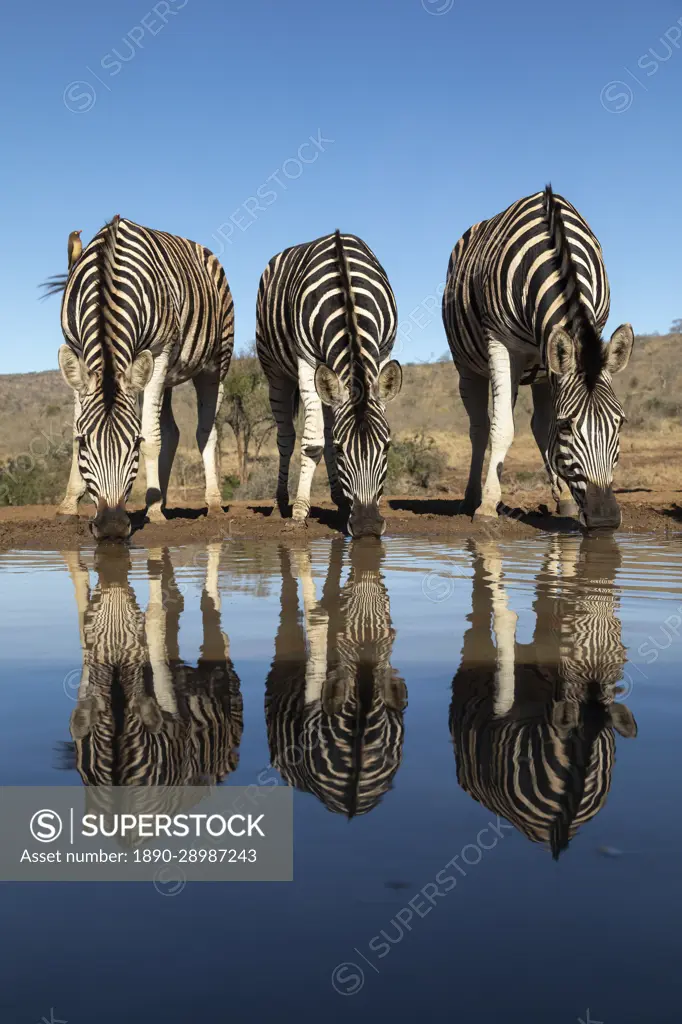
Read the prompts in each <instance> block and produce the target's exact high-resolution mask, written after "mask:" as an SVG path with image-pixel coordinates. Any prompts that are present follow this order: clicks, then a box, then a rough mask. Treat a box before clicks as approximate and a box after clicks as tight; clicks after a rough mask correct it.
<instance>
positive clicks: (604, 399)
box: [443, 185, 634, 528]
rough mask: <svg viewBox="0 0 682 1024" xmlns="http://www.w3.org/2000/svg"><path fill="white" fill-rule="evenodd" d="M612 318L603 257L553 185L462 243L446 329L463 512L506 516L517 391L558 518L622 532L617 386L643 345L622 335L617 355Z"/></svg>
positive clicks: (620, 331) (450, 277) (447, 301)
mask: <svg viewBox="0 0 682 1024" xmlns="http://www.w3.org/2000/svg"><path fill="white" fill-rule="evenodd" d="M609 306H610V293H609V284H608V279H607V276H606V270H605V267H604V263H603V259H602V250H601V246H600V244H599V242H598V241H597V239H596V238H595V236H594V235H593V234H592V231H591V230H590V228H589V226H588V225H587V223H586V222H585V221H584V220H583V218H582V217H581V216H580V214H579V213H578V212H577V210H576V209H575V207H573V206H572V205H571V204H570V203H569V202H568V201H567V200H566V199H564V198H563V197H562V196H560V195H556V194H554V192H553V191H552V188H551V186H550V185H548V186H547V187H546V189H545V191H544V193H542V192H539V193H536V194H535V195H532V196H528V197H527V198H525V199H520V200H519V201H518V202H515V203H513V204H512V205H511V206H510V207H509V208H508V209H507V210H505V211H504V212H503V213H500V214H497V216H495V217H492V218H491V219H490V220H486V221H482V222H481V223H480V224H475V225H474V226H473V227H471V228H469V230H468V231H466V232H465V234H464V235H463V236H462V238H461V239H460V240H459V242H458V243H457V245H456V246H455V248H454V250H453V252H452V255H451V257H450V262H449V265H448V272H447V279H446V286H445V291H444V293H443V322H444V325H445V331H446V334H447V336H448V342H449V344H450V349H451V352H452V357H453V359H454V362H455V366H456V367H457V370H458V373H459V389H460V395H461V397H462V401H463V403H464V407H465V409H466V411H467V414H468V416H469V425H470V426H469V436H470V438H471V466H470V471H469V482H468V484H467V488H466V493H465V499H464V509H465V511H467V512H469V513H472V514H475V515H476V516H482V517H494V516H496V515H497V508H498V504H499V502H500V500H501V489H500V476H501V473H502V466H503V463H504V459H505V456H506V454H507V451H508V449H509V446H510V445H511V443H512V441H513V438H514V406H515V403H516V396H517V393H518V387H519V384H530V385H531V389H532V395H533V419H532V429H533V434H534V436H535V440H536V442H537V444H538V447H539V449H540V451H541V452H542V456H543V459H544V462H545V467H546V469H547V473H548V476H549V480H550V484H551V488H552V496H553V498H554V500H555V501H556V503H557V511H558V512H559V513H560V514H562V515H578V514H579V516H580V521H581V523H582V525H583V526H585V527H587V528H599V527H602V528H616V527H618V526H619V524H620V510H619V508H618V503H617V501H616V498H615V496H614V494H613V489H612V481H613V473H614V470H615V467H616V464H617V462H618V455H619V435H620V428H621V425H622V423H623V422H624V420H625V415H624V412H623V407H622V405H621V403H620V402H619V400H618V398H617V397H616V395H615V393H614V390H613V386H612V383H611V378H612V376H613V374H614V373H618V372H620V371H622V370H624V369H625V367H626V366H627V364H628V361H629V359H630V354H631V352H632V346H633V343H634V334H633V331H632V327H631V325H630V324H622V325H621V326H620V327H618V328H616V330H615V331H614V333H613V335H612V337H611V342H610V344H608V345H607V344H605V343H604V342H602V340H601V332H602V331H603V329H604V326H605V324H606V320H607V318H608V315H609ZM488 381H490V382H491V384H492V396H493V413H492V425H491V423H490V419H489V416H488ZM489 437H490V441H491V445H490V448H491V452H490V463H489V467H488V473H487V477H486V481H485V485H484V487H483V490H482V491H481V477H482V472H483V461H484V458H485V452H486V446H487V444H488V439H489ZM565 492H567V494H565Z"/></svg>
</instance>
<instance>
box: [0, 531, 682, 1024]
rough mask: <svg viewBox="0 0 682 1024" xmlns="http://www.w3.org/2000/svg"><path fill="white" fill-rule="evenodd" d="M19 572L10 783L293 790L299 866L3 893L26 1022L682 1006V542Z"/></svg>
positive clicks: (321, 552) (273, 550) (425, 547)
mask: <svg viewBox="0 0 682 1024" xmlns="http://www.w3.org/2000/svg"><path fill="white" fill-rule="evenodd" d="M0 573H1V574H2V586H1V587H0V610H1V612H2V614H1V615H0V631H1V634H2V635H1V640H2V642H1V643H0V663H1V667H0V686H1V687H2V690H1V692H2V697H3V705H2V707H3V712H4V713H3V715H2V720H1V722H0V782H2V783H4V784H5V785H65V784H68V785H74V786H82V785H83V784H93V783H96V782H98V781H99V782H107V781H108V782H111V781H116V782H118V783H120V784H127V783H131V782H133V783H136V784H142V785H149V784H154V783H161V782H163V783H171V784H172V783H178V782H185V783H190V782H196V781H197V780H202V781H207V780H208V781H210V782H211V783H213V782H220V781H221V780H222V781H223V782H224V783H225V784H235V785H247V784H251V783H254V782H259V783H260V784H264V783H268V782H272V781H273V780H277V782H278V783H280V784H283V783H284V782H285V780H286V781H288V782H289V783H290V784H292V785H295V786H296V787H297V789H296V792H295V801H294V810H295V880H294V881H293V882H292V883H261V884H255V883H254V884H236V883H213V884H201V883H188V884H187V885H186V887H185V888H183V889H182V890H181V891H179V892H178V893H177V894H176V895H174V896H172V897H171V896H168V895H164V894H163V893H160V892H158V891H157V890H156V889H155V888H154V887H153V885H151V884H145V883H137V884H132V883H130V884H129V883H116V884H114V883H109V884H104V883H102V884H99V883H89V884H85V883H82V884H72V883H68V884H67V883H52V884H25V885H19V884H9V883H7V884H4V885H2V887H1V888H0V907H1V908H2V921H3V932H4V936H5V943H4V949H3V958H2V973H3V975H4V977H3V979H2V980H3V984H2V986H1V987H0V1007H1V1008H2V1014H1V1015H0V1019H1V1020H2V1021H3V1022H5V1021H7V1022H11V1024H15V1022H16V1024H20V1022H27V1024H35V1022H36V1021H40V1020H41V1018H43V1017H44V1018H45V1019H46V1020H47V1021H48V1022H50V1021H51V1020H53V1021H57V1020H63V1021H67V1022H68V1024H81V1022H87V1024H95V1022H96V1024H114V1022H120V1021H126V1022H133V1024H137V1022H153V1024H155V1022H157V1021H159V1022H161V1021H163V1022H168V1024H176V1022H178V1024H180V1022H183V1024H185V1022H187V1024H189V1022H195V1021H228V1020H229V1021H233V1022H238V1024H241V1022H250V1021H252V1020H255V1019H258V1017H259V1015H261V1014H264V1013H268V1014H275V1015H276V1017H277V1019H278V1020H283V1021H289V1020H291V1021H299V1020H307V1019H314V1018H317V1019H323V1020H325V1021H326V1022H336V1021H351V1020H352V1021H354V1022H364V1021H368V1022H369V1021H376V1020H394V1021H400V1022H402V1021H406V1022H407V1021H410V1022H411V1021H413V1020H414V1019H415V1017H416V1016H417V1017H418V1018H419V1019H422V1020H428V1021H431V1020H434V1021H436V1020H438V1021H440V1020H454V1021H477V1022H486V1024H487V1022H498V1021H505V1022H516V1021H518V1022H522V1021H523V1022H528V1024H535V1022H537V1024H544V1022H549V1021H551V1022H553V1024H555V1022H561V1021H566V1022H567V1024H569V1022H577V1021H578V1020H580V1019H582V1020H583V1021H587V1020H592V1021H602V1022H604V1024H629V1022H633V1024H634V1022H641V1021H647V1022H648V1021H661V1022H667V1021H670V1022H672V1021H676V1022H677V1021H679V1020H680V1017H681V1012H680V996H681V994H682V993H681V988H682V986H681V985H680V980H679V969H678V962H679V956H680V938H679V923H678V912H679V907H680V905H681V902H680V901H681V897H682V883H681V881H680V875H679V870H678V865H679V853H680V848H681V838H682V837H681V831H682V830H681V826H680V816H679V807H680V781H679V780H680V778H682V746H681V745H680V741H679V736H680V726H681V725H682V699H681V695H682V688H681V687H680V681H679V670H678V668H677V666H678V664H679V659H680V653H681V652H682V639H681V638H682V593H681V590H682V548H681V547H680V546H679V545H678V544H675V543H673V542H660V541H652V540H649V539H648V538H644V537H638V538H633V539H623V540H619V541H618V542H615V541H612V540H594V541H588V540H581V539H580V538H576V537H571V536H561V537H539V538H534V539H533V540H532V541H528V542H523V541H518V540H517V541H513V542H504V543H502V542H496V541H495V540H494V539H491V540H488V541H482V542H476V543H474V542H469V543H465V544H464V545H461V546H456V545H450V544H443V543H435V542H429V541H426V540H415V539H412V538H410V539H397V538H391V539H390V540H387V541H386V542H385V543H384V545H383V546H374V545H369V546H365V545H355V546H351V545H350V544H349V543H348V542H345V541H342V540H339V541H334V542H327V541H315V542H313V543H310V544H309V545H307V546H306V544H305V542H303V541H299V542H297V543H296V544H295V545H293V546H292V547H281V546H278V545H276V544H272V545H267V544H263V543H259V544H257V545H256V544H253V545H250V544H247V543H238V542H231V543H225V544H224V545H223V546H222V547H221V545H219V544H214V545H209V546H208V547H186V548H180V549H173V550H170V551H169V550H156V551H146V550H144V549H138V548H133V549H131V550H130V551H129V552H128V551H125V550H115V551H114V552H106V551H105V552H99V553H97V555H95V552H94V551H93V550H83V551H81V552H80V553H76V552H71V553H69V552H65V553H58V552H55V553H44V552H40V553H36V552H14V553H9V554H5V555H3V556H2V557H1V558H0ZM150 666H151V668H150ZM116 680H119V681H120V682H119V683H117V682H116ZM140 680H142V682H140ZM112 694H113V696H112ZM116 701H118V705H117V707H118V714H119V722H122V723H123V725H122V726H121V728H122V729H123V734H124V735H125V733H126V730H129V729H131V728H133V727H134V726H137V727H138V728H139V725H140V721H142V722H143V723H144V728H146V730H147V732H146V735H147V736H148V737H155V739H153V741H152V740H150V741H149V743H148V745H147V746H146V748H145V750H146V754H145V755H144V756H143V757H142V758H140V757H137V759H136V756H135V750H134V749H133V752H132V754H131V752H130V750H127V752H126V747H125V743H124V742H123V741H121V743H120V745H119V747H118V748H117V751H118V753H117V754H115V755H114V756H113V757H112V756H110V755H111V751H110V750H109V752H108V755H107V751H106V750H104V751H103V750H102V749H100V747H101V744H100V740H98V736H99V735H100V734H99V733H98V723H101V722H102V721H104V720H106V714H107V710H108V709H109V710H111V708H112V707H114V705H115V704H116ZM121 708H123V711H122V710H121ZM121 716H122V717H121ZM155 730H156V731H155ZM164 737H166V741H164ZM173 737H175V742H173V741H172V740H173ZM169 738H170V739H169ZM359 738H361V739H362V741H363V742H362V743H360V742H359ZM98 744H99V745H98ZM179 751H181V753H178V752H179ZM103 754H104V755H105V756H103ZM510 822H511V824H510ZM588 1012H589V1017H588Z"/></svg>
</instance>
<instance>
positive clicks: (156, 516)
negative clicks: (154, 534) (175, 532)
mask: <svg viewBox="0 0 682 1024" xmlns="http://www.w3.org/2000/svg"><path fill="white" fill-rule="evenodd" d="M147 519H148V520H149V522H150V523H165V522H166V517H165V515H164V514H163V512H162V511H161V509H160V508H148V509H147Z"/></svg>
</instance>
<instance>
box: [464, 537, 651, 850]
mask: <svg viewBox="0 0 682 1024" xmlns="http://www.w3.org/2000/svg"><path fill="white" fill-rule="evenodd" d="M474 550H475V555H474V581H473V601H472V614H471V617H470V622H471V627H470V629H469V630H468V632H467V634H466V635H465V638H464V648H463V651H462V661H461V665H460V668H459V670H458V672H457V674H456V675H455V677H454V679H453V684H452V685H453V691H452V704H451V708H450V731H451V733H452V737H453V741H454V747H455V756H456V760H457V778H458V781H459V783H460V785H461V786H462V788H463V789H464V790H465V791H466V792H467V793H469V795H470V796H472V797H473V798H474V799H475V800H477V801H479V802H480V803H482V804H483V805H484V806H485V807H487V808H489V809H490V810H493V811H495V812H496V813H497V814H500V815H501V816H502V817H504V818H506V819H507V820H508V821H510V822H511V823H512V824H513V825H515V826H516V828H518V829H519V831H521V832H522V833H523V834H524V835H526V836H527V837H528V838H529V839H531V840H532V841H533V842H538V843H547V844H548V845H549V847H550V849H551V851H552V854H553V856H554V857H555V858H556V857H558V856H559V854H560V853H561V851H562V850H563V849H565V848H566V847H567V846H568V843H569V842H570V840H571V839H572V838H573V836H574V835H575V834H576V832H577V831H578V829H579V828H580V826H581V825H583V824H585V823H586V822H587V821H589V820H590V819H591V818H593V817H594V815H595V814H597V813H598V811H599V810H600V809H601V808H602V807H603V805H604V803H605V801H606V798H607V795H608V792H609V789H610V786H611V777H612V772H613V763H614V757H615V741H614V729H615V730H616V731H617V732H619V733H620V734H621V735H622V736H625V737H632V736H635V735H636V731H637V727H636V724H635V721H634V718H633V716H632V714H631V712H630V711H629V709H628V708H627V707H626V706H625V705H624V704H621V703H614V700H615V697H616V695H617V693H618V685H617V684H618V682H619V680H620V679H621V677H622V674H623V668H624V662H625V648H624V647H623V644H622V641H621V626H620V622H619V620H618V618H617V616H616V614H615V607H614V597H613V579H614V577H615V572H616V569H617V566H618V564H619V555H618V551H617V549H616V548H615V547H613V548H606V549H605V548H599V547H596V548H595V547H591V546H590V543H589V540H583V541H582V544H581V541H580V539H579V538H576V537H570V536H564V537H555V538H554V540H553V550H552V551H551V552H550V556H549V557H548V559H547V561H546V563H545V566H544V568H543V571H542V572H541V573H540V574H539V575H538V577H537V581H536V598H535V603H534V609H535V613H536V625H535V633H534V636H533V642H532V643H531V644H528V645H524V644H518V643H517V642H516V615H515V613H514V612H512V611H511V610H510V609H509V607H508V604H507V595H506V591H505V587H504V582H503V573H502V556H501V551H500V547H499V546H498V545H497V544H496V543H494V542H488V543H483V544H476V545H475V547H474ZM493 636H494V643H493Z"/></svg>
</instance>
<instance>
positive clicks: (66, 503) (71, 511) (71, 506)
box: [57, 394, 87, 518]
mask: <svg viewBox="0 0 682 1024" xmlns="http://www.w3.org/2000/svg"><path fill="white" fill-rule="evenodd" d="M80 414H81V403H80V399H79V397H78V395H77V394H76V395H75V396H74V405H73V442H72V449H71V450H72V454H71V472H70V473H69V482H68V484H67V486H66V494H65V495H64V498H63V500H62V503H61V505H60V506H59V508H58V509H57V516H58V517H59V518H61V517H62V516H69V517H71V516H77V515H78V502H79V501H80V500H81V498H82V497H83V496H84V494H85V492H86V490H87V488H86V485H85V480H84V479H83V477H82V476H81V471H80V469H79V468H78V440H77V438H76V432H77V427H76V424H77V423H78V419H79V417H80Z"/></svg>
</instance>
